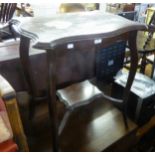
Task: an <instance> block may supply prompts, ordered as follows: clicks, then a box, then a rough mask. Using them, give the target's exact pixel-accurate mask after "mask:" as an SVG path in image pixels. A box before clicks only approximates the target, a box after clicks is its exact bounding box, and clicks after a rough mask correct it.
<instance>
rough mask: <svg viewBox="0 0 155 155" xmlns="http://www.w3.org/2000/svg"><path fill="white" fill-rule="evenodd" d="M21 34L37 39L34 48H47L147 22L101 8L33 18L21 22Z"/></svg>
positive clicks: (113, 33)
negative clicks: (114, 13) (124, 16)
mask: <svg viewBox="0 0 155 155" xmlns="http://www.w3.org/2000/svg"><path fill="white" fill-rule="evenodd" d="M18 28H19V31H20V33H21V34H22V35H24V36H26V37H29V38H32V39H34V40H35V43H34V45H35V47H36V48H42V49H48V48H51V47H53V46H55V45H57V44H62V43H65V42H68V41H77V40H83V39H88V37H89V39H91V38H92V39H98V38H108V37H114V36H117V35H120V34H122V33H126V32H129V31H134V30H144V29H146V25H144V24H140V23H138V22H133V21H130V20H127V19H125V18H123V17H120V16H118V15H113V14H110V13H104V12H101V11H93V12H80V13H79V12H78V13H66V14H56V15H53V16H50V17H32V18H28V19H26V20H25V21H24V22H22V23H20V24H19V26H18Z"/></svg>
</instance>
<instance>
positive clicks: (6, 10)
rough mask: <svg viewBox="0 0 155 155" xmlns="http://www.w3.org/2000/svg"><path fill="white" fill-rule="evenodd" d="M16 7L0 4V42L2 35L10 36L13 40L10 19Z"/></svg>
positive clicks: (10, 4) (11, 4)
mask: <svg viewBox="0 0 155 155" xmlns="http://www.w3.org/2000/svg"><path fill="white" fill-rule="evenodd" d="M16 6H17V4H16V3H1V4H0V40H2V36H3V33H4V34H7V35H12V36H13V37H14V38H15V34H14V31H13V28H12V22H11V19H12V17H13V14H14V12H15V10H16ZM6 27H9V31H10V32H8V31H6V30H5V28H6Z"/></svg>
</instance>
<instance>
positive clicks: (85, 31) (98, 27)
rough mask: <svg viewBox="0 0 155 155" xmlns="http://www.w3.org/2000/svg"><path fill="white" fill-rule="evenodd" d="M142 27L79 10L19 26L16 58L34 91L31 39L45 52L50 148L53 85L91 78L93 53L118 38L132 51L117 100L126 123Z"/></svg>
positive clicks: (55, 135)
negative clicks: (137, 44)
mask: <svg viewBox="0 0 155 155" xmlns="http://www.w3.org/2000/svg"><path fill="white" fill-rule="evenodd" d="M109 19H110V20H109ZM85 21H87V22H85ZM94 21H95V23H94ZM144 29H146V27H145V25H142V24H139V23H136V22H132V21H128V20H126V19H124V18H122V17H119V16H116V15H111V14H108V13H103V12H89V13H88V12H87V13H85V12H83V13H73V14H68V15H66V14H61V15H54V16H52V17H44V18H33V19H28V21H25V23H22V24H21V25H20V27H19V31H20V33H21V44H20V58H21V62H22V65H23V71H24V73H25V77H26V79H27V82H28V84H29V88H30V89H31V90H33V91H31V92H32V93H33V92H35V87H34V85H33V84H34V81H33V77H32V76H31V75H32V74H31V73H32V72H34V71H32V70H31V65H30V62H29V46H30V40H31V39H32V40H35V42H32V44H31V45H32V46H33V47H35V48H38V49H43V50H46V53H47V61H48V71H49V76H48V85H47V86H48V103H49V112H50V116H51V125H52V136H53V138H52V141H53V150H54V151H58V150H59V144H58V143H59V142H58V126H57V125H58V124H57V123H58V122H57V109H56V91H57V89H58V88H57V85H58V84H59V83H61V82H65V80H66V81H69V83H68V85H69V84H71V83H76V82H79V81H83V80H85V79H91V78H92V77H94V76H95V61H96V60H95V58H96V52H97V51H100V50H101V49H102V48H104V47H107V46H109V45H111V44H112V43H114V42H116V41H118V40H125V41H127V40H128V42H129V47H130V50H131V51H132V52H131V70H130V72H129V77H128V82H127V85H126V88H125V90H124V95H123V96H122V100H121V101H120V102H121V103H122V106H123V111H124V120H125V124H126V125H127V122H126V121H127V120H126V115H125V111H126V103H127V100H128V95H129V92H130V87H131V84H132V81H133V79H134V75H135V72H136V67H137V61H138V57H137V50H136V34H137V30H144ZM40 30H43V31H40ZM92 30H93V31H92ZM84 43H85V44H84ZM58 49H59V50H58ZM59 63H60V64H59ZM78 93H79V92H78ZM86 93H87V92H86ZM32 95H33V94H32ZM102 95H103V93H102ZM33 106H34V105H33Z"/></svg>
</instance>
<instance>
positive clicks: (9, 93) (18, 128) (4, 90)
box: [0, 75, 29, 151]
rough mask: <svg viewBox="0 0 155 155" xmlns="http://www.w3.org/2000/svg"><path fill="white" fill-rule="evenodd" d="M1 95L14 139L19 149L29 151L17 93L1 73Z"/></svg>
mask: <svg viewBox="0 0 155 155" xmlns="http://www.w3.org/2000/svg"><path fill="white" fill-rule="evenodd" d="M0 97H1V98H3V100H4V103H5V106H6V110H7V113H8V117H9V121H10V124H11V128H12V131H13V135H14V137H13V138H14V140H15V142H16V143H17V145H18V147H19V151H28V150H29V149H28V144H27V140H26V136H25V133H24V130H23V125H22V121H21V118H20V113H19V109H18V105H17V100H16V93H15V91H14V89H13V88H12V87H11V85H10V84H9V83H8V82H7V81H6V80H5V79H4V78H3V77H2V76H1V75H0Z"/></svg>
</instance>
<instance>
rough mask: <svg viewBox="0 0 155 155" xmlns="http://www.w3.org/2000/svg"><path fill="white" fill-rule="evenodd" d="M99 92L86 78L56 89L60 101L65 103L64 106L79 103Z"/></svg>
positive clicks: (97, 94)
mask: <svg viewBox="0 0 155 155" xmlns="http://www.w3.org/2000/svg"><path fill="white" fill-rule="evenodd" d="M101 94H102V92H101V91H100V90H99V89H98V88H97V87H96V86H95V85H93V84H91V83H90V82H89V81H88V80H86V81H84V82H81V83H77V84H73V85H71V86H68V87H66V88H64V89H59V90H58V91H57V95H58V96H59V98H60V100H61V101H63V102H64V103H66V106H73V104H80V102H84V101H87V100H89V99H91V97H94V96H100V95H101Z"/></svg>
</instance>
